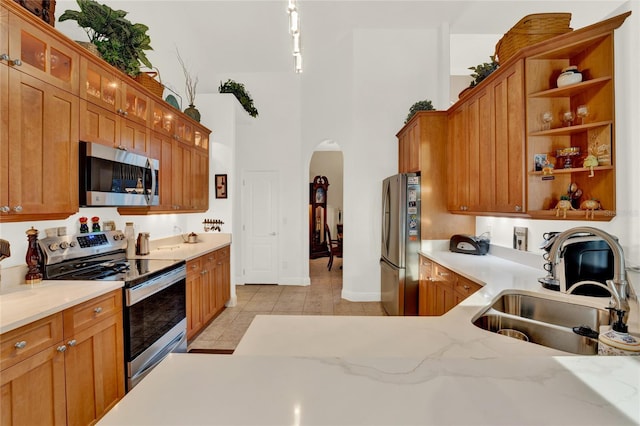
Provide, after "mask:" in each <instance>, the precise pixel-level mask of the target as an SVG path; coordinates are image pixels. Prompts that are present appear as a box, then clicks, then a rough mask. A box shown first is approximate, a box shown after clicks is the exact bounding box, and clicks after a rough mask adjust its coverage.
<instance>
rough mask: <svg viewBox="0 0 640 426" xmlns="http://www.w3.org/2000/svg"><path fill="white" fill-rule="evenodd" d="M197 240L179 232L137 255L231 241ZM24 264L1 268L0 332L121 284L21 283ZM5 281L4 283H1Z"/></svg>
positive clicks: (179, 253) (178, 254)
mask: <svg viewBox="0 0 640 426" xmlns="http://www.w3.org/2000/svg"><path fill="white" fill-rule="evenodd" d="M198 239H199V242H198V243H196V244H186V243H184V242H183V241H182V237H181V236H180V235H178V236H175V237H170V238H165V239H161V240H157V241H151V252H150V253H149V254H148V255H146V256H136V257H135V258H139V259H161V260H166V259H179V260H182V259H184V260H190V259H193V258H195V257H198V256H200V255H203V254H206V253H208V252H211V251H214V250H217V249H220V248H223V247H225V246H228V245H230V244H231V234H221V233H216V234H201V235H198ZM24 273H25V267H14V268H8V269H4V270H3V271H2V280H3V282H2V291H0V334H1V333H5V332H7V331H11V330H14V329H16V328H18V327H21V326H23V325H25V324H28V323H30V322H33V321H37V320H39V319H41V318H44V317H46V316H48V315H51V314H54V313H56V312H60V311H63V310H64V309H67V308H69V307H71V306H74V305H77V304H79V303H82V302H85V301H87V300H90V299H92V298H94V297H98V296H101V295H103V294H105V293H108V292H110V291H112V290H114V289H117V288H122V287H123V285H124V283H123V282H122V281H52V280H44V281H43V282H42V283H39V284H31V285H26V284H23V283H24ZM5 281H6V283H5Z"/></svg>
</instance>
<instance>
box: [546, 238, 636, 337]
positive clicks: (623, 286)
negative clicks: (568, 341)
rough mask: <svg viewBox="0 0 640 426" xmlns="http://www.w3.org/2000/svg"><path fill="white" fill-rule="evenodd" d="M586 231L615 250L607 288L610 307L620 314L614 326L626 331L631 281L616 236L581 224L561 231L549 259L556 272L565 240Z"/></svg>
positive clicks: (550, 251) (554, 242)
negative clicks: (611, 272)
mask: <svg viewBox="0 0 640 426" xmlns="http://www.w3.org/2000/svg"><path fill="white" fill-rule="evenodd" d="M584 233H588V234H592V235H595V236H597V237H600V238H602V239H603V240H604V241H605V242H606V243H607V245H609V247H610V248H611V251H612V252H613V277H612V278H611V279H610V280H607V288H608V290H609V292H610V293H611V303H610V309H611V310H613V311H615V312H616V314H617V315H618V321H617V322H616V324H614V326H617V328H619V329H621V330H619V331H626V318H627V317H628V314H629V300H628V299H629V289H628V286H629V283H628V281H627V278H626V272H625V262H624V252H623V250H622V246H620V243H618V240H617V239H616V238H615V237H613V236H612V235H611V234H609V233H607V232H605V231H603V230H601V229H598V228H593V227H590V226H579V227H576V228H571V229H568V230H566V231H564V232H561V233H560V234H558V235H557V236H556V237H555V239H554V241H553V244H552V246H551V249H550V250H549V261H550V262H551V264H552V269H553V271H554V272H555V269H556V265H557V264H558V263H559V262H560V258H561V257H562V256H563V251H562V245H563V244H564V242H565V241H566V240H567V239H569V238H571V237H572V236H574V235H576V234H584ZM554 278H555V276H554ZM572 290H573V288H572V289H570V290H569V291H568V292H569V293H570V292H571V291H572Z"/></svg>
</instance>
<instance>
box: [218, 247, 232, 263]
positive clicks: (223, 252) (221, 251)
mask: <svg viewBox="0 0 640 426" xmlns="http://www.w3.org/2000/svg"><path fill="white" fill-rule="evenodd" d="M229 252H230V247H229V246H226V247H223V248H221V249H218V250H216V251H214V253H215V255H216V259H218V260H220V259H224V258H225V257H229Z"/></svg>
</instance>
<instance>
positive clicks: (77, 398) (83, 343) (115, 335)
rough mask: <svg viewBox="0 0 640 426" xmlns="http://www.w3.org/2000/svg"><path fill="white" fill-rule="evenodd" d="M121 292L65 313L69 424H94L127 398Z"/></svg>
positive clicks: (96, 299) (114, 292)
mask: <svg viewBox="0 0 640 426" xmlns="http://www.w3.org/2000/svg"><path fill="white" fill-rule="evenodd" d="M122 321H123V319H122V291H121V290H115V291H113V292H110V293H108V294H106V295H103V296H99V297H96V298H94V299H92V300H89V301H87V302H85V303H82V304H80V305H77V306H74V307H72V308H70V309H67V310H65V311H64V341H65V344H66V346H67V350H66V351H65V377H66V395H67V424H69V425H81V424H82V425H84V424H90V423H93V422H94V421H95V420H97V419H99V418H100V417H102V416H103V415H104V414H105V413H106V412H107V411H109V410H110V409H111V407H113V406H114V405H115V404H116V403H117V402H118V401H119V400H120V399H121V398H122V397H123V396H124V394H125V387H124V376H125V372H124V344H123V338H124V335H123V325H122Z"/></svg>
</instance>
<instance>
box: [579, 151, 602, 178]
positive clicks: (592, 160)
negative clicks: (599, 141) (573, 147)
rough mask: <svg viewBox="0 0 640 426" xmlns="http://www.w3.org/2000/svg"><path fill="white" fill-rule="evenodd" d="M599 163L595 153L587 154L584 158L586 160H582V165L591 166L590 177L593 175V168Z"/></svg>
mask: <svg viewBox="0 0 640 426" xmlns="http://www.w3.org/2000/svg"><path fill="white" fill-rule="evenodd" d="M597 165H598V157H596V156H595V155H587V157H586V158H585V159H584V161H583V162H582V167H585V168H586V167H588V168H589V171H590V173H589V177H593V176H594V174H593V168H594V167H596V166H597Z"/></svg>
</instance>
